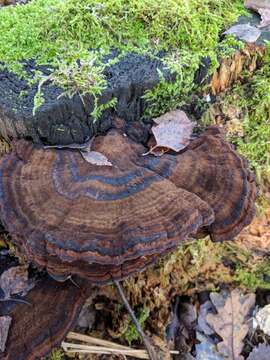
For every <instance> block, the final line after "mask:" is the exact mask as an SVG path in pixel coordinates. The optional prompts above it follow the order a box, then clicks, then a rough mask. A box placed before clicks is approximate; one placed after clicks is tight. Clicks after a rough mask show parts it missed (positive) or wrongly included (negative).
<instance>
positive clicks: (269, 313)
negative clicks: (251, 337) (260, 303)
mask: <svg viewBox="0 0 270 360" xmlns="http://www.w3.org/2000/svg"><path fill="white" fill-rule="evenodd" d="M253 327H254V328H256V327H259V328H260V329H261V330H262V331H263V332H264V333H265V334H266V335H268V336H270V304H268V305H266V306H264V307H263V308H262V309H260V310H259V311H258V312H257V314H256V315H255V319H254V326H253Z"/></svg>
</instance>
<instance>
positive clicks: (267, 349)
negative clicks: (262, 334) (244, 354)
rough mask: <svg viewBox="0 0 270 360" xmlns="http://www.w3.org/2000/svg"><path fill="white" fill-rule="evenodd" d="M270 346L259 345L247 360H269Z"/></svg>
mask: <svg viewBox="0 0 270 360" xmlns="http://www.w3.org/2000/svg"><path fill="white" fill-rule="evenodd" d="M269 354H270V345H266V344H259V345H258V346H257V347H256V348H254V349H253V350H252V352H251V353H250V354H249V357H248V358H247V360H269Z"/></svg>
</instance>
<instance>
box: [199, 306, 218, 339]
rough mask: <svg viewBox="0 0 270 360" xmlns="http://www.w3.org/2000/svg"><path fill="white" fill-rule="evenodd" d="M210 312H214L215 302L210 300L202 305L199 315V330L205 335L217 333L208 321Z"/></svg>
mask: <svg viewBox="0 0 270 360" xmlns="http://www.w3.org/2000/svg"><path fill="white" fill-rule="evenodd" d="M210 313H213V304H212V303H211V301H209V300H208V301H206V302H205V303H203V304H202V305H201V306H200V310H199V316H198V330H199V331H200V332H201V333H204V334H205V335H213V334H214V333H215V332H214V330H213V329H212V328H211V327H210V326H209V325H208V324H207V321H206V316H207V315H208V314H210Z"/></svg>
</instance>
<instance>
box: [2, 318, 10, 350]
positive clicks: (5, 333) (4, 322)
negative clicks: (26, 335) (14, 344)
mask: <svg viewBox="0 0 270 360" xmlns="http://www.w3.org/2000/svg"><path fill="white" fill-rule="evenodd" d="M10 324H11V317H10V316H0V352H1V351H5V347H6V342H7V338H8V330H9V327H10Z"/></svg>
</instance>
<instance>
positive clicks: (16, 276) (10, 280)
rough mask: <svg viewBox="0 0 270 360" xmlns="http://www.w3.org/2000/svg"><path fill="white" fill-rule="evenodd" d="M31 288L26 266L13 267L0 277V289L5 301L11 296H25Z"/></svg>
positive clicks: (31, 284)
mask: <svg viewBox="0 0 270 360" xmlns="http://www.w3.org/2000/svg"><path fill="white" fill-rule="evenodd" d="M32 287H33V283H32V282H31V281H29V279H28V271H27V266H14V267H11V268H10V269H8V270H6V271H4V272H3V273H2V275H1V277H0V288H1V289H2V290H3V292H4V297H5V299H9V298H10V296H11V295H17V294H20V295H22V296H24V295H26V294H27V292H28V291H29V290H30V289H31V288H32Z"/></svg>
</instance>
